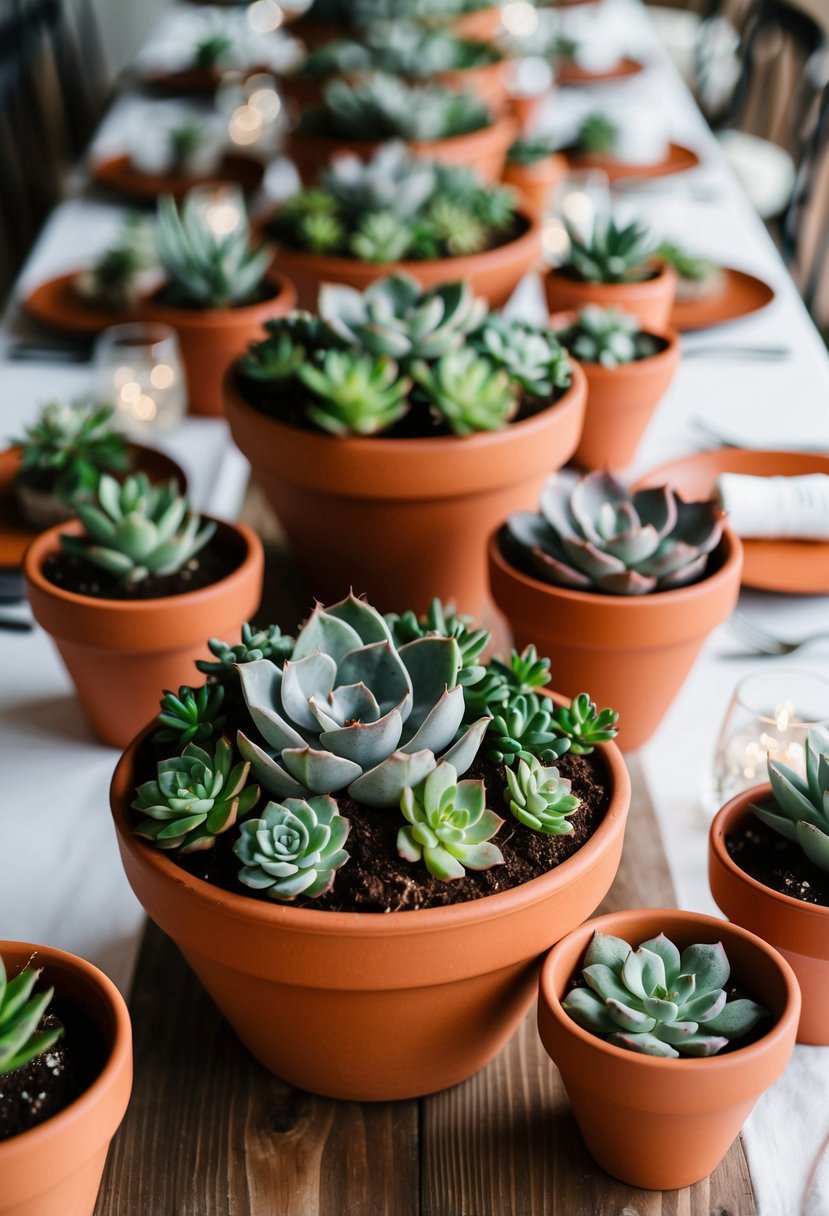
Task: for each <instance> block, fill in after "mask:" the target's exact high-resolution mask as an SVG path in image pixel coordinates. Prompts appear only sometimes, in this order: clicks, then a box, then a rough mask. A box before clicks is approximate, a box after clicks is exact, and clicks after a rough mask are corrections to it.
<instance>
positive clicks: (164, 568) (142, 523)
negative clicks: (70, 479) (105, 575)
mask: <svg viewBox="0 0 829 1216" xmlns="http://www.w3.org/2000/svg"><path fill="white" fill-rule="evenodd" d="M76 510H77V513H78V516H79V518H80V520H81V523H82V524H83V526H84V528H85V529H86V533H85V535H82V536H67V535H62V536H61V538H60V540H61V545H62V546H63V548H64V549H65V550H66V551H67V552H69V553H75V554H77V555H78V556H79V557H83V558H85V560H86V561H88V562H91V563H92V565H94V566H99V567H100V568H101V569H102V570H106V571H108V572H109V573H110V574H113V575H116V576H117V577H118V578H119V579H121V580H122V581H123V582H126V583H138V582H141V581H142V580H143V579H145V578H147V577H148V576H149V575H151V574H152V575H159V576H161V575H165V574H174V573H175V572H176V571H178V570H180V569H181V568H182V567H183V566H184V565H186V563H187V562H189V561H190V559H191V558H193V557H195V555H196V554H197V553H198V552H199V550H200V549H202V548H203V547H204V545H206V544H207V542H208V541H209V540H210V538H211V537H212V536H213V533H214V532H215V531H216V525H215V524H214V523H212V522H210V523H207V524H205V525H204V526H203V527H202V521H201V518H200V517H199V516H198V515H194V514H193V513H192V512H190V510H189V506H188V502H187V498H186V497H185V496H184V495H181V494H179V493H178V485H177V483H176V482H175V481H170V482H168V483H167V484H166V485H159V486H153V485H150V482H149V480H148V478H147V477H146V476H145V474H143V473H137V474H136V475H135V476H134V477H128V478H127V479H126V481H125V482H124V484H123V485H119V484H118V482H117V481H116V480H115V478H114V477H110V476H109V474H108V473H104V474H102V476H101V479H100V481H99V483H98V497H97V503H85V502H78V503H76Z"/></svg>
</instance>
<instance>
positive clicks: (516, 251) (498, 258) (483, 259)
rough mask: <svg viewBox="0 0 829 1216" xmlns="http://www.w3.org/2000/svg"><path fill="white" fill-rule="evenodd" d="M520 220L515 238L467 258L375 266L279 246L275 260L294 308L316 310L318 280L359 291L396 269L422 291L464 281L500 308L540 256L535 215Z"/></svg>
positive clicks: (373, 263) (539, 227)
mask: <svg viewBox="0 0 829 1216" xmlns="http://www.w3.org/2000/svg"><path fill="white" fill-rule="evenodd" d="M520 222H521V225H522V229H523V230H522V231H521V233H520V235H519V236H517V237H516V238H515V240H512V241H507V242H506V244H504V245H498V246H497V247H496V248H495V249H488V250H487V251H486V252H485V253H475V254H471V255H470V256H468V257H457V258H441V259H440V260H434V261H423V260H421V261H414V262H395V263H392V264H389V263H383V264H378V263H376V262H361V261H360V260H359V259H358V258H343V257H327V256H326V255H324V254H317V253H311V252H310V251H308V250H304V249H286V248H285V247H284V246H280V247H279V250H278V252H277V255H276V264H277V265H278V266H279V268H280V270H282V271H283V272H284V273H285V274H287V275H288V277H289V278H290V280H291V282H292V283H293V284H294V286H295V287H296V292H297V299H298V302H299V307H300V308H307V309H309V310H312V311H313V310H314V309H316V306H317V296H318V294H319V289H320V285H321V284H322V283H346V284H347V285H348V286H349V287H357V288H359V290H360V291H364V290H365V289H366V287H368V286H369V284H370V283H374V282H375V281H376V280H377V279H382V278H385V277H386V276H387V275H390V274H401V273H402V274H408V275H411V276H412V278H414V279H417V281H418V283H420V285H421V286H422V287H423V288H424V289H425V290H427V291H430V290H431V289H432V288H433V287H439V286H440V285H441V283H453V282H456V281H462V282H465V283H467V284H468V285H469V287H470V288H471V289H472V291H473V293H474V294H475V295H476V296H483V298H484V299H485V300H487V301H488V302H489V305H490V307H491V308H500V307H501V305H503V304H506V302H507V300H508V299H509V298H510V296H511V295H512V293H513V291H514V290H515V288H516V287H517V286H518V283H519V282H520V280H521V279H522V278H523V277H524V275H525V274H527V272H528V271H530V270H533V269H535V267H536V265H537V264H538V262H539V260H540V257H541V224H540V222H539V220H538V218H537V217H536V216H535V215H534V214H531V213H529V212H527V211H524V212H521V213H520Z"/></svg>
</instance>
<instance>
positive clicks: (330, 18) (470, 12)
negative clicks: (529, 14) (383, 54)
mask: <svg viewBox="0 0 829 1216" xmlns="http://www.w3.org/2000/svg"><path fill="white" fill-rule="evenodd" d="M387 21H414V22H417V23H418V24H419V25H423V26H426V27H430V28H441V29H448V30H450V31H451V32H452V33H453V34H455V35H457V37H459V38H474V39H481V40H484V41H489V40H491V39H492V38H494V36H495V35H496V34H497V33H498V31H499V29H500V28H501V10H500V7H499V6H498V5H497V4H490V3H488V0H314V2H313V3H312V5H311V7H310V8H309V9H308V12H307V13H305V14H304V15H303V16H302V17H301V18H300V19H299V20H298V21H297V22H296V23H295V25H294V30H295V32H296V35H297V37H298V38H301V39H302V41H303V42H305V43H306V44H307V45H308V46H311V47H316V46H319V45H321V44H324V43H328V42H332V41H334V40H335V39H337V38H343V37H347V36H348V35H349V33H352V32H354V31H365V30H367V29H371V27H372V26H376V25H377V23H378V22H387Z"/></svg>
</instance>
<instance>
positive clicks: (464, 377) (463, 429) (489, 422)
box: [412, 346, 519, 435]
mask: <svg viewBox="0 0 829 1216" xmlns="http://www.w3.org/2000/svg"><path fill="white" fill-rule="evenodd" d="M412 375H413V377H414V379H415V381H416V382H417V384H418V385H419V386H420V388H421V389H422V391H423V393H424V394H425V396H426V398H427V400H428V401H429V404H430V406H431V408H432V413H433V414H434V415H435V417H436V418H437V419H439V420H440V421H443V422H446V423H447V424H448V425H449V427H450V429H451V430H452V431H453V433H454V434H455V435H471V434H474V433H475V432H476V431H498V430H501V428H502V427H504V426H505V425H506V423H507V422H509V420H510V419H511V418H512V417H514V416H515V414H516V413H517V411H518V405H519V395H518V388H517V386H516V384H515V383H514V382H513V381H512V380H510V378H509V376H508V375H507V373H506V372H505V371H500V370H498V369H494V368H493V366H492V364H491V362H490V361H489V360H488V359H484V358H481V357H480V356H478V355H477V354H476V353H475V351H474V350H473V349H472V347H469V346H467V347H464V349H463V350H458V351H452V352H451V353H450V354H448V355H443V356H442V357H441V358H440V359H439V360H438V361H437V363H436V364H434V365H433V366H431V367H430V366H429V365H428V364H427V363H426V362H424V361H423V360H417V361H416V362H415V363H413V364H412Z"/></svg>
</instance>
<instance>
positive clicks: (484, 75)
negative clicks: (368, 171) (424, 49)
mask: <svg viewBox="0 0 829 1216" xmlns="http://www.w3.org/2000/svg"><path fill="white" fill-rule="evenodd" d="M507 68H508V61H507V60H506V59H501V60H496V61H495V62H494V63H482V64H480V65H479V66H478V67H474V68H453V69H451V70H449V71H446V72H435V73H434V75H433V76H428V77H426V78H421V79H416V78H413V77H407V78H406V79H407V80H408V82H409V84H414V85H418V84H438V85H442V86H443V88H445V89H450V90H451V91H452V92H453V93H472V94H473V95H474V96H476V97H480V99H481V101H483V102H484V104H485V105H486V106H487V107H488V108H489V110H490V113H492V114H503V113H504V111H505V110H506V109H507V106H508V100H507V83H506V81H507ZM365 75H366V73H361V72H347V73H344V74H343V79H345V80H347V81H349V82H351V83H353V82H355V81H358V80H360V78H361V77H362V76H365ZM334 79H336V74H333V75H330V76H303V75H301V74H295V75H293V76H285V77H283V79H282V81H281V88H282V92H283V94H284V95H285V97H286V98H288V100H289V101H290V102H292V103H293V105H294V107H295V108H296V110H297V112H298V113H301V112H302V110H303V109H306V108H308V107H311V106H319V105H322V100H323V95H324V93H325V87H326V85H327V84H329V82H330V81H332V80H334Z"/></svg>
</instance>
